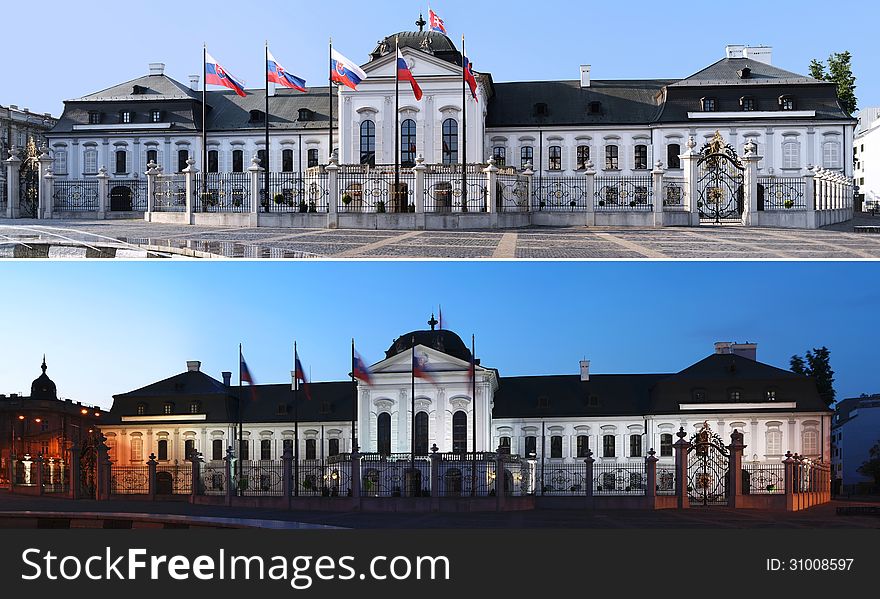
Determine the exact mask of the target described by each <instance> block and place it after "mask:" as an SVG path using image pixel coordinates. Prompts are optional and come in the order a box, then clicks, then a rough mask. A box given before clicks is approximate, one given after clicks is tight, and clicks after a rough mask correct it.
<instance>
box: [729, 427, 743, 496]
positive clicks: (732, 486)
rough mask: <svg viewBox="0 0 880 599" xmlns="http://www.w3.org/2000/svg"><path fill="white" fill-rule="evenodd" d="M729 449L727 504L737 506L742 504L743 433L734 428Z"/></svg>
mask: <svg viewBox="0 0 880 599" xmlns="http://www.w3.org/2000/svg"><path fill="white" fill-rule="evenodd" d="M727 449H728V451H730V458H729V460H728V466H729V468H728V471H727V474H728V477H729V478H728V480H727V506H728V507H732V508H737V507H741V506H742V456H743V449H745V445H743V434H742V433H741V432H739V431H738V430H734V431H733V432H732V433H731V434H730V445H728V446H727Z"/></svg>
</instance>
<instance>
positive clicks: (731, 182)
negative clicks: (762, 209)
mask: <svg viewBox="0 0 880 599" xmlns="http://www.w3.org/2000/svg"><path fill="white" fill-rule="evenodd" d="M700 153H701V155H702V156H701V158H700V161H699V162H698V163H697V194H698V196H697V207H698V208H699V210H700V222H701V223H708V224H716V225H721V224H740V223H742V215H743V209H744V199H745V198H744V196H743V194H744V186H743V182H744V172H745V167H743V165H742V162H740V160H739V157H738V156H737V155H736V150H734V149H733V147H732V146H730V145H729V144H725V143H724V139H723V138H722V137H721V133H720V132H717V131H716V132H715V137H714V138H713V139H712V141H710V142H709V143H707V144H706V145H705V146H703V149H702V150H701V152H700Z"/></svg>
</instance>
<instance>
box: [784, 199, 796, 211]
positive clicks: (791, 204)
mask: <svg viewBox="0 0 880 599" xmlns="http://www.w3.org/2000/svg"><path fill="white" fill-rule="evenodd" d="M783 206H785V209H786V210H791V209H792V208H794V202H793V201H792V200H785V203H784V204H783Z"/></svg>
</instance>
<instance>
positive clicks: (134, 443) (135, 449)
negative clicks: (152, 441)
mask: <svg viewBox="0 0 880 599" xmlns="http://www.w3.org/2000/svg"><path fill="white" fill-rule="evenodd" d="M131 461H132V462H143V461H144V440H143V439H141V438H140V437H132V438H131Z"/></svg>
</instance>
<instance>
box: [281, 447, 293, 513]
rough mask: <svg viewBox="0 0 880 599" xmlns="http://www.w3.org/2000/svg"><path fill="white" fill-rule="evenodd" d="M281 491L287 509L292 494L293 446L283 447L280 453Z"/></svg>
mask: <svg viewBox="0 0 880 599" xmlns="http://www.w3.org/2000/svg"><path fill="white" fill-rule="evenodd" d="M281 493H282V494H283V495H284V497H285V502H286V503H287V507H288V509H289V508H290V497H291V496H292V495H293V448H291V447H285V448H284V453H282V454H281Z"/></svg>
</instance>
